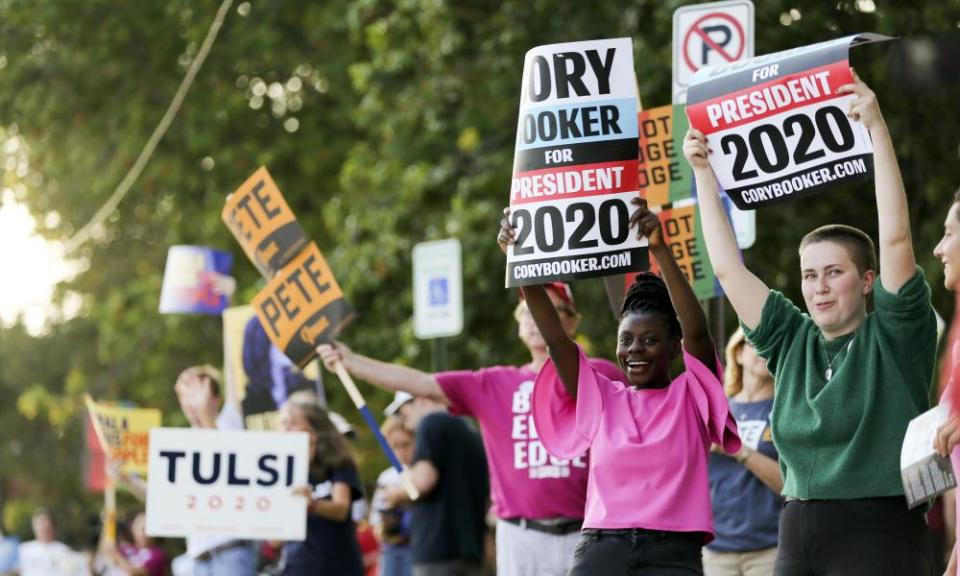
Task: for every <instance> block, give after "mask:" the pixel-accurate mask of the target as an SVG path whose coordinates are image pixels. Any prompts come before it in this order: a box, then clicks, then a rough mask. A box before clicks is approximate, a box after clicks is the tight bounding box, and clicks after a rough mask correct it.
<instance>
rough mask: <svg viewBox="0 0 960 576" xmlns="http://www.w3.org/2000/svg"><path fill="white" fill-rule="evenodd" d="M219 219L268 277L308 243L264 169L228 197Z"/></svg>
mask: <svg viewBox="0 0 960 576" xmlns="http://www.w3.org/2000/svg"><path fill="white" fill-rule="evenodd" d="M220 218H221V219H222V220H223V222H224V223H225V224H226V225H227V227H228V228H230V231H231V232H233V235H234V237H235V238H236V239H237V242H239V243H240V246H241V247H243V251H244V252H245V253H246V254H247V257H248V258H250V261H251V262H253V264H254V265H255V266H256V267H257V269H258V270H259V271H260V273H261V274H263V275H264V276H265V277H266V278H272V277H273V275H274V274H276V273H277V271H278V270H280V268H282V267H283V266H284V265H286V264H287V262H289V261H290V260H292V259H293V257H294V256H295V255H296V254H297V253H298V252H300V250H302V249H303V247H304V246H306V244H307V242H308V239H307V235H306V233H304V231H303V228H301V227H300V223H299V222H297V218H296V217H295V216H294V215H293V211H292V210H290V206H288V205H287V201H286V200H284V199H283V194H281V193H280V189H279V188H277V185H276V183H274V181H273V178H271V177H270V173H269V172H267V169H266V168H265V167H263V166H261V167H260V168H259V169H258V170H257V171H256V172H254V173H253V176H250V177H249V178H247V181H246V182H244V183H243V184H242V185H241V186H240V187H239V188H237V191H236V192H234V193H233V194H231V195H230V196H228V197H227V203H226V205H225V206H224V207H223V212H221V214H220Z"/></svg>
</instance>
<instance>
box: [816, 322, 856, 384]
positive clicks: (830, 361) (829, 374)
mask: <svg viewBox="0 0 960 576" xmlns="http://www.w3.org/2000/svg"><path fill="white" fill-rule="evenodd" d="M856 335H857V332H856V331H854V332H853V333H852V334H850V335H849V337H848V338H849V339H848V340H847V342H846V344H843V345H841V346H840V349H839V350H837V351H836V352H835V353H834V355H833V358H830V357H828V356H827V346H826V345H825V344H824V343H823V341H822V340H821V341H820V351H821V352H823V359H824V360H825V361H826V362H827V371H826V372H824V373H823V377H824V379H825V380H826V381H827V382H829V381H830V379H831V378H833V363H834V362H836V361H837V358H839V357H840V353H841V352H843V351H844V350H847V351H848V352H849V351H850V345H851V344H853V339H854V338H855V337H856Z"/></svg>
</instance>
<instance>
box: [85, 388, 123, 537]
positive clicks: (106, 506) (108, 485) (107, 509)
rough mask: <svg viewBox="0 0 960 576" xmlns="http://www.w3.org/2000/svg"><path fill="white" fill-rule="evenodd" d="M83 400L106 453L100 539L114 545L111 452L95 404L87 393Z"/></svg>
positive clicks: (115, 521)
mask: <svg viewBox="0 0 960 576" xmlns="http://www.w3.org/2000/svg"><path fill="white" fill-rule="evenodd" d="M83 402H84V404H86V406H87V415H88V416H89V417H90V423H91V424H93V431H94V432H95V433H96V435H97V441H98V442H100V449H101V450H103V453H104V454H105V455H106V460H105V463H104V468H105V470H104V472H105V474H104V476H105V478H106V480H105V482H104V486H103V529H102V530H101V532H100V539H101V540H103V541H104V542H106V543H107V544H111V545H115V544H116V543H117V485H116V483H115V482H114V481H113V475H112V474H111V473H110V469H109V468H110V464H109V462H110V460H111V458H112V453H111V451H110V444H108V443H107V438H106V436H105V435H104V433H103V428H101V427H100V419H99V418H97V406H96V404H95V403H94V401H93V398H92V397H91V396H90V395H89V394H84V395H83Z"/></svg>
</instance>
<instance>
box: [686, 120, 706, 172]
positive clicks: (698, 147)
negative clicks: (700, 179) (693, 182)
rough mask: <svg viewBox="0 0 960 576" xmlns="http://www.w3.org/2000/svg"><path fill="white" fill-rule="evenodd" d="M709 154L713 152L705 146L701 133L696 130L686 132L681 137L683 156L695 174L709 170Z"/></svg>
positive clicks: (704, 139)
mask: <svg viewBox="0 0 960 576" xmlns="http://www.w3.org/2000/svg"><path fill="white" fill-rule="evenodd" d="M711 152H713V150H711V149H710V146H708V145H707V137H706V136H705V135H704V134H703V132H701V131H699V130H697V129H696V128H690V129H689V130H687V134H686V136H684V137H683V156H684V157H685V158H686V159H687V162H689V163H690V166H692V167H693V170H694V171H695V172H699V171H702V170H710V160H709V159H707V156H708V155H709V154H710V153H711Z"/></svg>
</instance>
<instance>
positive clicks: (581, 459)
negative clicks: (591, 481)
mask: <svg viewBox="0 0 960 576" xmlns="http://www.w3.org/2000/svg"><path fill="white" fill-rule="evenodd" d="M590 363H591V365H592V366H593V367H594V368H596V369H597V370H598V371H599V372H601V373H603V374H605V375H607V376H608V377H609V378H618V379H623V378H624V376H623V373H622V372H621V371H620V370H619V369H618V368H617V367H616V366H615V365H613V364H612V363H610V362H608V361H606V360H599V359H591V360H590ZM435 376H436V379H437V382H439V383H440V387H441V388H442V389H443V392H444V394H446V396H447V398H448V399H449V400H450V411H451V412H452V413H454V414H462V415H467V416H473V417H474V418H476V419H477V422H479V424H480V432H481V434H482V436H483V447H484V450H485V451H486V454H487V464H488V466H489V469H490V499H491V500H492V502H493V513H494V514H495V515H496V516H497V517H498V518H527V519H538V518H539V519H543V518H583V507H584V501H585V494H586V490H587V457H586V455H585V454H578V455H577V456H576V457H573V458H570V459H563V458H554V457H552V456H550V455H549V454H548V453H547V451H546V450H545V449H544V447H543V444H541V442H540V438H539V436H538V434H537V429H536V427H535V426H534V424H533V418H532V416H531V412H530V398H531V395H532V394H533V381H534V380H535V379H536V377H537V374H536V372H534V371H533V370H531V369H530V367H529V366H520V367H517V366H494V367H491V368H484V369H482V370H477V371H457V372H440V373H438V374H436V375H435Z"/></svg>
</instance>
